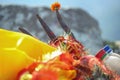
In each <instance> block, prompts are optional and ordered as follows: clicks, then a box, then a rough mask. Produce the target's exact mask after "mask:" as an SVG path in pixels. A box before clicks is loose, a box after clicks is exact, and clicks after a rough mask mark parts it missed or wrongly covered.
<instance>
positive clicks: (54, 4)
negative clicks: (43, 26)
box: [51, 2, 61, 11]
mask: <svg viewBox="0 0 120 80" xmlns="http://www.w3.org/2000/svg"><path fill="white" fill-rule="evenodd" d="M60 6H61V5H60V3H59V2H55V3H53V4H52V5H51V10H52V11H55V10H59V9H60Z"/></svg>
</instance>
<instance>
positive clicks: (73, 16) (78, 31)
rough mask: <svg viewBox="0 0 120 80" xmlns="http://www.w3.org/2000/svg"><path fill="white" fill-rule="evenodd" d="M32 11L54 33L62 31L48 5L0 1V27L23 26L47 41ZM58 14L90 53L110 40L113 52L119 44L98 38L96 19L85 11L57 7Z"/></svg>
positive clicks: (99, 34)
mask: <svg viewBox="0 0 120 80" xmlns="http://www.w3.org/2000/svg"><path fill="white" fill-rule="evenodd" d="M36 14H39V15H40V16H41V17H42V18H43V20H44V21H45V22H46V23H47V24H48V26H49V27H50V28H51V30H53V32H54V33H55V34H56V35H57V36H59V35H63V34H64V31H63V30H62V28H61V26H60V25H59V23H58V21H57V17H56V14H55V13H54V12H52V11H51V10H50V9H49V8H48V7H26V6H15V5H7V6H2V5H1V6H0V28H4V29H8V30H13V31H18V27H24V28H25V29H26V30H28V31H29V32H30V33H32V34H33V35H34V36H36V37H38V38H39V39H40V40H42V41H44V42H48V41H49V38H48V36H47V34H46V33H45V31H44V30H43V28H42V26H41V24H40V23H39V21H38V20H37V18H36ZM60 14H61V15H62V18H63V20H64V22H65V23H66V24H67V25H68V26H69V27H70V29H71V31H72V32H73V33H74V35H75V37H76V38H77V40H79V41H80V42H81V43H82V44H84V46H85V48H86V49H88V50H89V51H90V53H91V54H95V53H96V52H97V51H98V50H99V49H100V48H102V47H103V46H104V45H105V44H110V45H111V46H112V48H114V50H115V51H116V52H120V47H119V48H118V46H117V47H116V44H115V43H114V42H109V41H106V40H103V39H102V37H101V29H100V27H99V23H98V21H97V20H96V19H95V18H93V17H92V16H91V15H90V14H88V13H87V12H86V11H84V10H82V9H80V8H67V9H61V10H60ZM111 43H112V44H111Z"/></svg>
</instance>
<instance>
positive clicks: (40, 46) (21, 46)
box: [0, 29, 56, 80]
mask: <svg viewBox="0 0 120 80" xmlns="http://www.w3.org/2000/svg"><path fill="white" fill-rule="evenodd" d="M0 35H1V36H0V80H15V77H16V74H17V73H18V72H19V71H20V70H21V69H23V68H24V67H26V66H28V65H29V64H31V63H32V62H34V60H38V59H39V60H40V61H41V60H42V57H43V55H45V54H47V53H51V52H52V51H54V50H56V49H55V48H53V47H51V46H49V45H48V44H46V43H44V42H41V41H40V40H38V39H36V38H34V37H31V36H29V35H26V34H23V33H19V32H13V31H8V30H4V29H0Z"/></svg>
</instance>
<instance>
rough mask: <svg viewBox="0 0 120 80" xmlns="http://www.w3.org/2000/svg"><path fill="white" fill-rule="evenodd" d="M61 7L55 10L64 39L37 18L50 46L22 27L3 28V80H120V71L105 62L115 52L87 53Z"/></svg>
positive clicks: (0, 63)
mask: <svg viewBox="0 0 120 80" xmlns="http://www.w3.org/2000/svg"><path fill="white" fill-rule="evenodd" d="M60 7H61V5H60V3H58V2H55V3H53V4H52V5H51V10H52V11H53V12H55V13H56V16H57V19H58V22H59V23H60V25H61V27H62V29H63V30H64V31H65V35H63V36H56V35H55V34H54V33H53V31H52V30H51V29H50V28H49V25H47V24H46V23H45V22H44V20H43V19H42V18H41V16H39V14H37V15H36V17H37V19H38V20H39V22H40V24H41V25H42V27H43V29H44V30H45V32H46V34H47V35H48V36H49V38H50V41H49V42H48V43H45V42H42V41H40V40H38V38H36V37H34V35H32V34H31V33H30V32H29V31H27V30H25V29H24V28H21V27H20V28H19V30H20V31H21V32H22V33H20V32H13V31H8V30H4V29H0V34H1V35H2V36H0V41H1V43H0V45H1V46H0V80H120V75H119V74H118V72H117V71H116V70H113V69H112V68H113V67H110V68H109V66H110V65H106V64H105V63H104V61H103V60H104V58H105V56H106V55H107V54H108V53H110V52H111V51H112V49H110V48H109V47H108V46H107V47H104V48H103V49H102V50H101V51H100V52H98V53H97V54H96V55H95V56H94V55H92V54H90V53H89V52H88V51H86V50H85V47H84V45H83V44H82V43H81V42H79V41H78V40H76V38H75V36H74V34H73V33H72V32H71V30H70V29H69V27H68V26H67V25H66V24H65V22H64V21H63V20H62V16H61V15H60V12H59V9H60Z"/></svg>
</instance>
